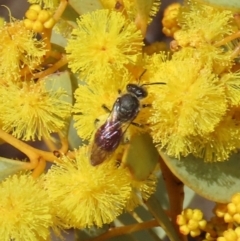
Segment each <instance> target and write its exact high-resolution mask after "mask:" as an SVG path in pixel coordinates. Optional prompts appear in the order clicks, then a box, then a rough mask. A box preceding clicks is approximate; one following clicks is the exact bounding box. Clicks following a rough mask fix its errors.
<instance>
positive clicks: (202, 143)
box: [193, 108, 240, 162]
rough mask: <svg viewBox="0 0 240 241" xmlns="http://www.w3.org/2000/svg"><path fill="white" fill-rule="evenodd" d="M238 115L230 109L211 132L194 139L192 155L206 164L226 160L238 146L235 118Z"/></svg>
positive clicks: (239, 141)
mask: <svg viewBox="0 0 240 241" xmlns="http://www.w3.org/2000/svg"><path fill="white" fill-rule="evenodd" d="M239 113H240V112H239V109H237V108H236V109H235V108H233V109H231V110H230V111H228V112H227V113H226V115H225V116H224V117H223V119H222V120H221V121H220V123H219V124H218V125H217V126H216V127H215V129H214V131H213V132H211V133H209V134H207V135H204V136H196V137H194V146H195V147H196V148H195V150H194V151H193V154H194V155H195V156H198V157H201V158H203V159H204V161H208V162H213V161H225V160H227V159H228V158H229V157H230V155H231V154H232V153H233V152H234V151H236V150H237V149H238V148H239V146H240V139H239V136H240V130H239V119H238V120H236V118H235V115H239Z"/></svg>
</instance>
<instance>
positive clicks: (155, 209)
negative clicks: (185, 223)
mask: <svg viewBox="0 0 240 241" xmlns="http://www.w3.org/2000/svg"><path fill="white" fill-rule="evenodd" d="M145 204H146V206H147V207H148V210H149V211H150V212H151V213H152V215H153V216H154V217H155V219H156V220H157V221H158V223H159V226H161V227H162V228H163V229H164V231H165V232H166V235H167V236H168V238H169V239H170V240H171V241H180V238H179V236H178V233H177V232H176V230H175V229H174V228H173V225H172V223H171V222H170V220H169V218H168V216H167V215H166V213H165V211H164V210H163V208H162V206H161V203H160V202H159V201H158V200H157V199H156V197H155V196H154V195H152V196H151V197H150V198H149V199H148V200H147V201H146V203H145Z"/></svg>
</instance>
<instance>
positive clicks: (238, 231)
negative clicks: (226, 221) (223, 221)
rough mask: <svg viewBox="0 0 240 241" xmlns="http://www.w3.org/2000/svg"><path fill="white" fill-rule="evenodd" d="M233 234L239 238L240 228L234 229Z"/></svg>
mask: <svg viewBox="0 0 240 241" xmlns="http://www.w3.org/2000/svg"><path fill="white" fill-rule="evenodd" d="M235 233H236V234H237V236H238V237H240V227H237V228H236V229H235Z"/></svg>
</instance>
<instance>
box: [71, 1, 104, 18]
mask: <svg viewBox="0 0 240 241" xmlns="http://www.w3.org/2000/svg"><path fill="white" fill-rule="evenodd" d="M68 2H69V4H70V5H71V7H72V8H73V9H74V10H75V11H76V12H77V13H78V14H79V15H81V14H84V13H88V12H92V11H95V10H97V9H101V8H103V6H102V3H101V1H100V0H69V1H68Z"/></svg>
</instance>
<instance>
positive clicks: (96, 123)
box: [94, 118, 100, 127]
mask: <svg viewBox="0 0 240 241" xmlns="http://www.w3.org/2000/svg"><path fill="white" fill-rule="evenodd" d="M99 121H100V120H99V119H98V118H96V119H95V121H94V126H95V127H97V126H98V125H99Z"/></svg>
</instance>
